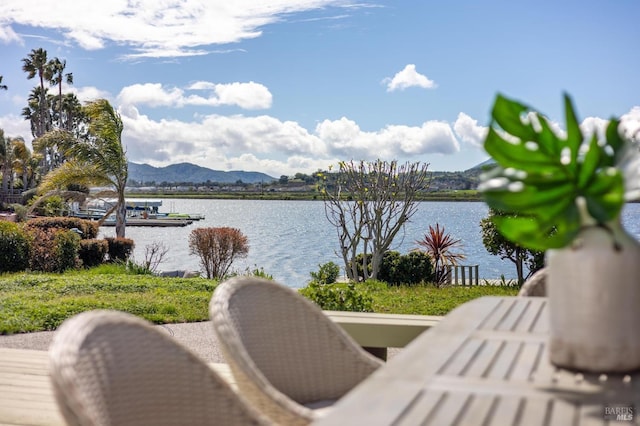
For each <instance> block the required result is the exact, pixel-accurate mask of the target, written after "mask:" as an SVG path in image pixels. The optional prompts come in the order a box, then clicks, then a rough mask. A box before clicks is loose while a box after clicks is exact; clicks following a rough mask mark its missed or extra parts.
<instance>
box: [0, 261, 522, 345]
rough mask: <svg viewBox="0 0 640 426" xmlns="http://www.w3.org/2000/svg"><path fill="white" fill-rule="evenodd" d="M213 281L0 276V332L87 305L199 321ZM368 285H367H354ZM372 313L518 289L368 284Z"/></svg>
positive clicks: (49, 324) (441, 310)
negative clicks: (372, 305) (441, 287)
mask: <svg viewBox="0 0 640 426" xmlns="http://www.w3.org/2000/svg"><path fill="white" fill-rule="evenodd" d="M216 285H217V282H216V281H212V280H207V279H204V278H186V279H182V278H161V277H155V276H151V275H128V274H126V273H124V270H123V269H122V268H119V267H115V266H103V267H99V268H97V269H93V270H89V271H77V272H68V273H65V274H40V273H17V274H4V275H0V334H12V333H21V332H31V331H43V330H54V329H56V328H57V327H58V326H59V325H60V323H61V322H62V321H64V320H65V319H66V318H68V317H70V316H73V315H74V314H77V313H79V312H82V311H86V310H90V309H115V310H120V311H126V312H130V313H132V314H135V315H138V316H140V317H143V318H145V319H147V320H149V321H152V322H154V323H157V324H161V323H176V322H193V321H203V320H207V319H208V318H209V311H208V306H209V300H210V299H211V295H212V293H213V290H214V289H215V287H216ZM358 286H359V287H360V286H366V284H358ZM367 289H368V290H367V291H368V292H369V293H370V294H371V295H372V296H373V299H374V311H376V312H390V313H407V314H424V315H444V314H446V313H447V312H449V311H450V310H451V309H453V308H455V307H456V306H458V305H460V304H462V303H464V302H466V301H468V300H471V299H474V298H476V297H480V296H484V295H488V294H498V295H515V294H516V293H517V289H514V288H505V287H493V286H479V287H473V288H469V287H466V288H465V287H451V288H444V289H437V288H434V287H431V286H417V287H390V288H387V287H386V286H384V285H375V286H368V287H367Z"/></svg>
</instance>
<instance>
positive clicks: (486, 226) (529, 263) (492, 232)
mask: <svg viewBox="0 0 640 426" xmlns="http://www.w3.org/2000/svg"><path fill="white" fill-rule="evenodd" d="M495 216H507V214H506V213H504V212H501V211H498V210H494V209H489V216H487V217H486V218H484V219H482V220H481V221H480V232H481V233H482V244H483V245H484V247H485V248H486V249H487V251H488V252H489V253H491V254H492V255H494V256H500V259H508V260H509V261H511V262H513V264H514V265H515V266H516V274H517V276H518V285H522V284H523V283H524V281H525V280H526V279H527V278H529V277H530V276H531V275H532V274H533V273H534V272H536V271H537V270H538V269H541V268H542V267H544V251H538V250H531V249H527V248H524V247H522V246H520V245H518V244H516V243H514V242H511V241H510V240H508V239H507V238H505V237H504V235H502V234H501V233H500V232H499V231H498V228H497V227H496V225H495V223H494V222H493V218H494V217H495ZM525 267H526V268H527V269H528V273H527V274H526V275H525V273H524V270H525Z"/></svg>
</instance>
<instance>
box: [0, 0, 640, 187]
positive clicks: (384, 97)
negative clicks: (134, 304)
mask: <svg viewBox="0 0 640 426" xmlns="http://www.w3.org/2000/svg"><path fill="white" fill-rule="evenodd" d="M639 17H640V2H638V1H637V0H612V1H609V2H605V1H594V0H581V1H575V0H553V1H552V0H539V1H535V2H533V1H517V0H483V1H476V0H447V1H442V0H439V1H434V0H353V1H351V0H271V1H269V2H265V1H264V0H234V1H228V0H109V1H102V2H94V1H77V0H55V1H53V0H45V1H43V0H2V2H1V3H0V75H1V76H3V80H2V84H4V85H6V86H7V87H8V89H7V90H1V91H0V128H2V129H4V131H5V135H6V136H22V137H23V138H24V139H25V140H27V141H29V142H30V141H31V139H32V137H31V132H30V127H29V123H28V122H27V121H25V120H24V119H23V118H22V117H21V111H22V109H23V108H24V107H25V106H26V104H27V97H28V95H29V93H30V91H31V90H32V88H33V87H35V86H36V85H38V81H37V79H31V80H29V79H27V74H26V73H25V72H24V71H22V59H23V58H26V57H27V55H28V54H29V53H30V52H31V51H32V50H33V49H38V48H43V49H45V50H46V51H47V53H48V57H49V58H54V57H58V58H60V59H61V60H66V64H67V68H66V70H65V72H71V73H73V80H74V83H73V84H72V85H65V86H63V91H64V92H65V93H67V92H74V93H76V95H77V96H78V98H79V99H80V100H81V101H82V102H86V101H90V100H93V99H98V98H105V99H107V100H109V102H110V103H111V104H112V105H113V106H114V107H115V108H117V110H118V112H119V113H120V115H121V117H122V120H123V124H124V132H123V135H122V141H123V144H124V145H125V147H126V151H127V157H128V159H129V161H133V162H136V163H147V164H150V165H153V166H165V165H169V164H175V163H181V162H189V163H193V164H197V165H200V166H204V167H208V168H211V169H215V170H245V171H259V172H264V173H266V174H268V175H270V176H273V177H280V176H282V175H287V176H293V175H295V174H296V173H306V174H310V173H313V172H315V171H317V170H327V169H329V168H330V167H334V166H335V164H337V162H338V161H344V160H346V161H349V160H355V161H359V160H366V161H373V160H376V159H382V160H388V161H390V160H397V161H399V162H405V161H411V162H415V161H420V162H426V163H429V169H430V170H432V171H461V170H466V169H468V168H471V167H473V166H475V165H477V164H479V163H481V162H482V161H484V160H486V159H487V158H488V155H487V154H486V153H485V152H484V150H483V149H482V141H483V138H484V135H485V134H486V129H487V125H488V124H489V122H490V111H491V106H492V104H493V101H494V99H495V96H496V95H497V94H498V93H501V94H503V95H505V96H508V97H511V98H514V99H516V100H519V101H521V102H524V103H526V104H528V105H531V106H532V107H534V108H535V109H537V110H538V111H540V112H542V113H544V114H545V115H547V116H548V117H549V118H550V119H551V120H553V121H554V122H557V123H562V122H563V121H564V118H563V117H564V113H563V106H562V97H563V94H564V93H569V94H570V95H571V96H572V98H573V100H574V103H575V105H576V108H577V112H578V116H579V117H580V118H581V119H583V120H584V125H585V126H589V125H594V124H596V125H602V123H603V120H607V119H609V118H611V117H622V118H623V119H624V120H628V121H629V122H635V123H639V122H640V55H639V54H638V51H639V48H638V46H640V23H639V22H638V18H639ZM50 90H51V91H52V93H56V88H51V89H50ZM559 126H561V124H559Z"/></svg>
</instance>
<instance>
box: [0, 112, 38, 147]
mask: <svg viewBox="0 0 640 426" xmlns="http://www.w3.org/2000/svg"><path fill="white" fill-rule="evenodd" d="M0 129H2V130H4V135H5V136H6V137H12V138H16V137H21V138H24V140H25V141H27V142H29V143H30V142H31V139H32V138H31V125H30V124H29V122H28V121H27V120H25V119H24V118H22V117H19V116H17V115H13V114H11V115H7V116H4V117H0Z"/></svg>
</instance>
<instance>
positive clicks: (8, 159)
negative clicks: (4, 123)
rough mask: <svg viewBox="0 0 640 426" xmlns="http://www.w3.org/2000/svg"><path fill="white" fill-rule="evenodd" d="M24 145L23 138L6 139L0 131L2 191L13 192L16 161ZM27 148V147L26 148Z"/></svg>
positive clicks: (0, 130) (2, 131)
mask: <svg viewBox="0 0 640 426" xmlns="http://www.w3.org/2000/svg"><path fill="white" fill-rule="evenodd" d="M22 145H24V140H23V139H22V138H21V137H15V138H12V137H5V136H4V130H2V129H0V169H1V170H2V191H3V192H5V193H6V192H7V191H9V190H11V191H13V183H14V175H15V161H16V158H17V155H18V149H20V148H19V147H20V146H22ZM25 147H26V146H25Z"/></svg>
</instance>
